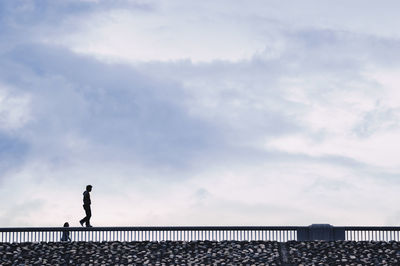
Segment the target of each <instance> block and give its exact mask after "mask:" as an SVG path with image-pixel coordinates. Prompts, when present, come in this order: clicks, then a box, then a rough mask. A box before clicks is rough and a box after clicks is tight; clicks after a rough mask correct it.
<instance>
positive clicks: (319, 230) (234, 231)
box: [0, 225, 400, 243]
mask: <svg viewBox="0 0 400 266" xmlns="http://www.w3.org/2000/svg"><path fill="white" fill-rule="evenodd" d="M64 232H68V236H69V238H70V240H71V241H95V242H102V241H121V242H123V241H128V242H130V241H278V242H287V241H310V240H331V241H334V240H346V241H400V227H394V226H386V227H381V226H331V225H311V226H146V227H141V226H137V227H92V228H86V227H36V228H34V227H30V228H27V227H14V228H0V242H17V243H19V242H58V241H61V237H62V234H63V233H64Z"/></svg>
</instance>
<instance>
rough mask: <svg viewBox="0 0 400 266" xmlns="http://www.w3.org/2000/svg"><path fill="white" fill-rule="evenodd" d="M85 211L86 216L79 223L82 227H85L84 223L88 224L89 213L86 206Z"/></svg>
mask: <svg viewBox="0 0 400 266" xmlns="http://www.w3.org/2000/svg"><path fill="white" fill-rule="evenodd" d="M83 209H84V210H85V214H86V216H85V217H83V218H82V219H81V220H80V221H79V223H80V224H81V225H82V226H83V224H84V223H86V222H87V211H86V206H85V205H83Z"/></svg>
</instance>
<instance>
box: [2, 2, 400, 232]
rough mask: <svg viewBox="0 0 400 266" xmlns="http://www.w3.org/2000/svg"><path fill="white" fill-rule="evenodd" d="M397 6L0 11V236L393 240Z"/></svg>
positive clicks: (23, 6) (177, 5) (171, 5)
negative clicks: (96, 233) (89, 231)
mask: <svg viewBox="0 0 400 266" xmlns="http://www.w3.org/2000/svg"><path fill="white" fill-rule="evenodd" d="M399 8H400V2H398V1H397V0H383V1H365V0H337V1H327V0H303V1H289V0H279V1H278V0H263V1H261V0H251V1H240V0H218V1H215V0H204V1H186V0H148V1H144V0H124V1H123V0H114V1H111V0H110V1H108V0H97V1H95V0H92V1H89V0H85V1H84V0H67V1H53V0H35V1H34V0H4V1H0V227H14V226H15V227H18V226H62V225H63V224H64V222H66V221H68V222H69V223H70V225H71V226H79V223H78V221H79V220H80V219H81V218H82V217H83V216H84V210H83V208H82V193H83V191H84V190H85V187H86V185H88V184H91V185H93V191H92V192H91V198H92V214H93V216H92V220H91V221H92V224H93V225H94V226H147V225H155V226H168V225H310V224H314V223H329V224H332V225H399V223H400V207H399V206H400V204H399V203H400V200H399V197H398V195H399V191H400V161H399V158H400V142H399V141H398V138H399V136H400V89H399V85H400V75H399V71H400V32H399V30H398V25H399V18H398V10H399Z"/></svg>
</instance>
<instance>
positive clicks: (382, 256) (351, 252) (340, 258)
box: [286, 241, 400, 265]
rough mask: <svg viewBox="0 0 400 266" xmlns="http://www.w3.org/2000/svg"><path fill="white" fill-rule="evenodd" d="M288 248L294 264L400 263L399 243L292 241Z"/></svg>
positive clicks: (288, 243)
mask: <svg viewBox="0 0 400 266" xmlns="http://www.w3.org/2000/svg"><path fill="white" fill-rule="evenodd" d="M286 248H287V251H288V258H289V262H290V263H291V264H293V265H319V264H322V265H400V243H399V242H368V241H359V242H353V241H312V242H296V241H290V242H287V243H286Z"/></svg>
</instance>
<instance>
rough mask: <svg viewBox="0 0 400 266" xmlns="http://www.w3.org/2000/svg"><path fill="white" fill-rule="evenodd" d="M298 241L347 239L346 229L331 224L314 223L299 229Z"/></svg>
mask: <svg viewBox="0 0 400 266" xmlns="http://www.w3.org/2000/svg"><path fill="white" fill-rule="evenodd" d="M297 240H298V241H314V240H325V241H336V240H345V231H344V229H342V228H335V227H334V226H332V225H330V224H312V225H310V226H308V227H305V228H299V229H298V230H297Z"/></svg>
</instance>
